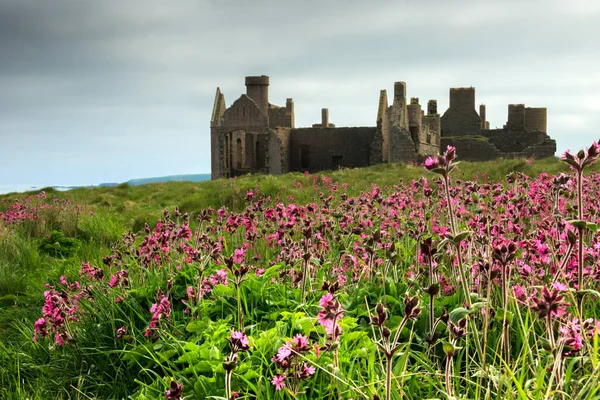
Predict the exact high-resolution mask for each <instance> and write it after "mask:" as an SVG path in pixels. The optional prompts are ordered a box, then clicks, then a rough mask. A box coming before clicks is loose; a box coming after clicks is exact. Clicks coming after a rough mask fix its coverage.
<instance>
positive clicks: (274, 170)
mask: <svg viewBox="0 0 600 400" xmlns="http://www.w3.org/2000/svg"><path fill="white" fill-rule="evenodd" d="M290 134H291V129H290V128H287V127H277V128H276V129H270V130H269V134H268V153H267V154H268V158H267V168H268V173H270V174H274V175H279V174H285V173H287V172H289V171H290Z"/></svg>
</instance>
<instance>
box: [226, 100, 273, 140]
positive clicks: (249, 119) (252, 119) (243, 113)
mask: <svg viewBox="0 0 600 400" xmlns="http://www.w3.org/2000/svg"><path fill="white" fill-rule="evenodd" d="M268 124H269V118H268V117H266V116H264V115H263V113H262V112H261V111H260V109H259V108H258V106H257V105H256V103H255V102H254V101H253V100H252V99H251V98H250V97H248V96H246V95H245V94H243V95H241V96H240V98H239V99H237V100H236V101H235V102H234V103H233V104H232V105H231V107H229V108H228V109H227V110H226V111H225V113H224V114H223V126H224V127H226V128H227V129H228V130H229V131H233V130H236V129H245V128H257V129H260V131H261V132H262V131H263V129H264V128H266V127H267V126H268Z"/></svg>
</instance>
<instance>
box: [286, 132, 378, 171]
mask: <svg viewBox="0 0 600 400" xmlns="http://www.w3.org/2000/svg"><path fill="white" fill-rule="evenodd" d="M376 130H377V128H376V127H351V128H299V129H293V130H292V131H291V134H290V148H291V149H292V150H291V151H290V170H291V171H310V172H313V171H321V170H330V169H337V168H340V167H344V168H357V167H366V166H369V165H370V157H371V143H372V142H373V140H374V138H375V132H376Z"/></svg>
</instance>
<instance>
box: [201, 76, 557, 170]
mask: <svg viewBox="0 0 600 400" xmlns="http://www.w3.org/2000/svg"><path fill="white" fill-rule="evenodd" d="M406 99H407V97H406V84H405V83H404V82H396V83H395V84H394V95H393V98H392V103H391V105H390V104H389V103H388V96H387V92H386V91H385V90H382V91H381V92H380V95H379V107H378V111H377V118H376V125H375V126H366V127H336V126H335V125H334V124H332V123H330V122H329V110H328V109H326V108H324V109H322V111H321V122H320V123H317V124H313V126H312V127H310V128H296V126H295V122H294V102H293V100H292V99H291V98H288V99H287V100H286V105H285V107H281V106H276V105H274V104H271V103H269V77H268V76H264V75H263V76H248V77H246V94H243V95H241V96H240V98H238V99H237V100H236V101H234V102H233V104H231V106H230V107H227V106H226V103H225V97H224V96H223V94H222V93H221V91H220V90H219V89H218V88H217V93H216V95H215V103H214V107H213V112H212V118H211V122H210V127H211V132H210V136H211V169H212V171H211V172H212V179H218V178H227V177H235V176H240V175H243V174H247V173H266V174H282V173H286V172H290V171H300V172H304V171H309V172H315V171H321V170H328V169H338V168H341V167H345V168H356V167H366V166H369V165H374V164H378V163H382V162H401V161H403V162H416V161H420V160H422V159H423V158H424V157H426V156H429V155H435V154H439V151H440V146H443V147H444V148H445V146H446V145H448V144H451V145H454V146H456V147H457V150H458V151H459V154H460V157H461V159H467V160H469V159H470V160H483V159H494V158H498V157H515V156H528V157H529V156H534V157H544V156H551V155H554V152H555V150H556V143H555V142H554V141H553V140H552V139H550V138H549V137H548V135H547V134H546V133H545V132H546V109H540V108H525V107H524V106H523V105H511V106H509V116H508V122H507V124H506V126H505V127H504V128H503V129H493V130H490V129H489V126H488V123H487V121H486V120H485V106H481V107H480V113H479V114H478V113H477V112H476V111H475V90H474V89H473V88H466V89H465V88H461V89H451V90H450V107H449V108H448V110H447V111H446V112H445V113H444V115H443V116H441V117H440V114H438V111H437V101H436V100H429V101H428V103H427V110H426V111H427V112H426V113H425V110H423V109H422V107H421V105H420V104H419V99H418V98H411V99H410V102H407V100H406Z"/></svg>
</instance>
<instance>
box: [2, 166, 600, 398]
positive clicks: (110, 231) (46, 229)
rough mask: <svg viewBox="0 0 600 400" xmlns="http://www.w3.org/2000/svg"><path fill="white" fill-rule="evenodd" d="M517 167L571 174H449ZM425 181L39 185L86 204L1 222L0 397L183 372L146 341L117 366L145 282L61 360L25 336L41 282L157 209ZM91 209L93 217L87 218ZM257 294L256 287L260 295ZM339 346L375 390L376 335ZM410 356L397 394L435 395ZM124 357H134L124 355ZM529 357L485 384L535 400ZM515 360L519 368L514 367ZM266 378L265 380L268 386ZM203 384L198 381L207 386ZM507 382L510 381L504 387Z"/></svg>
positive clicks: (395, 175)
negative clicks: (86, 359)
mask: <svg viewBox="0 0 600 400" xmlns="http://www.w3.org/2000/svg"><path fill="white" fill-rule="evenodd" d="M592 170H595V171H600V167H599V166H598V165H595V166H594V167H593V168H592ZM513 172H519V173H523V174H526V175H528V176H532V177H535V176H538V175H539V174H541V173H548V174H550V175H553V174H557V173H560V172H569V169H568V167H567V166H566V165H565V164H564V163H562V162H560V161H559V160H557V159H555V158H550V159H545V160H537V161H535V162H533V163H530V162H528V161H526V160H521V159H512V160H497V161H489V162H477V163H472V162H461V163H460V164H459V166H458V167H457V169H456V170H455V171H454V172H453V179H454V180H470V179H473V178H474V177H475V176H481V174H485V175H486V176H487V180H489V181H490V182H497V181H501V180H503V179H504V178H505V176H506V175H507V174H510V173H513ZM423 176H427V178H428V179H430V180H433V179H434V177H433V176H432V175H426V174H425V173H424V170H423V167H421V166H411V165H405V164H381V165H377V166H373V167H369V168H364V169H343V170H339V171H325V172H322V173H318V174H313V175H304V174H301V173H290V174H285V175H281V176H269V175H249V176H244V177H240V178H237V179H231V180H217V181H208V182H200V183H191V182H169V183H154V184H148V185H142V186H129V185H127V184H124V185H119V186H117V187H102V188H91V189H87V188H79V189H74V190H70V191H68V192H59V191H56V190H53V189H45V190H46V192H47V193H48V194H49V195H55V196H57V198H59V199H67V198H68V199H69V200H70V201H71V202H72V203H73V204H78V205H80V206H81V209H80V210H79V211H77V210H75V209H74V208H72V209H69V210H67V211H66V212H63V213H58V212H55V213H53V214H48V215H47V217H48V218H47V221H46V223H45V224H41V223H30V224H26V225H23V226H20V227H18V228H16V230H15V232H16V234H11V233H10V232H9V230H8V229H7V228H6V227H3V226H1V225H0V398H21V396H26V397H28V398H39V399H43V398H68V397H69V396H71V395H73V394H74V393H77V391H78V390H81V389H85V390H89V391H90V392H91V393H94V392H104V393H107V392H108V391H109V390H114V391H115V393H127V391H128V388H130V387H131V386H132V385H136V384H139V382H137V383H136V382H134V380H135V378H136V376H135V374H133V373H132V371H135V372H140V371H143V373H144V374H152V373H156V374H158V375H160V376H168V375H170V374H174V373H175V371H176V370H177V369H178V368H179V367H178V366H177V365H176V364H173V363H172V360H170V361H164V363H163V364H162V366H160V362H158V361H160V360H158V361H157V360H156V359H153V358H152V357H157V354H162V353H161V352H162V351H166V349H163V350H161V352H153V351H149V350H148V351H145V350H143V348H142V347H143V346H142V344H141V343H139V344H138V345H139V346H140V347H138V348H136V351H139V354H138V355H137V356H136V357H134V360H132V361H131V363H130V364H129V366H130V368H131V371H125V370H123V368H124V367H123V364H122V363H120V362H119V361H118V360H119V356H120V354H119V353H118V352H115V351H114V336H113V332H114V330H115V325H116V324H118V323H123V324H129V325H132V326H133V325H135V324H136V323H137V324H138V325H139V318H138V317H137V315H138V314H141V313H145V312H147V309H148V306H149V304H146V303H142V302H143V301H146V300H147V299H148V298H150V297H152V295H153V294H142V293H141V291H142V289H140V291H139V292H138V293H137V294H138V295H139V297H135V296H134V295H132V296H131V297H130V299H129V300H128V301H129V302H128V303H127V307H126V311H123V309H122V308H117V307H115V306H114V304H113V303H111V302H110V301H109V300H110V299H108V298H106V299H102V300H100V301H104V302H105V303H104V304H101V305H100V306H99V308H100V309H101V310H103V311H104V312H105V314H102V315H97V316H96V318H95V319H93V320H90V321H86V325H85V326H84V328H83V329H84V330H85V331H86V332H88V333H87V334H86V335H84V337H85V338H86V340H87V341H83V342H82V343H80V348H76V349H64V350H63V353H62V355H61V357H57V356H56V355H53V353H52V352H53V350H51V349H50V348H42V347H41V346H37V345H36V346H34V345H33V343H31V336H32V333H33V328H32V324H33V322H34V321H35V320H36V319H37V318H39V315H40V309H41V306H42V304H43V296H42V293H43V291H44V285H45V284H46V283H48V282H56V281H57V280H58V278H59V277H60V276H61V275H65V276H67V278H69V279H70V280H73V279H76V278H77V276H78V270H79V268H80V265H81V261H89V262H91V263H92V264H94V265H98V266H101V265H102V258H103V257H105V256H107V255H108V254H109V253H110V248H111V245H112V244H113V243H115V242H117V241H119V240H120V239H121V237H122V235H123V234H124V233H126V232H128V231H132V232H134V233H142V232H143V229H144V226H145V225H146V224H148V225H150V226H151V227H153V226H155V225H156V223H157V220H158V219H159V218H161V217H162V215H163V210H164V209H170V210H173V209H174V208H175V207H179V209H180V210H181V212H182V213H184V212H186V213H189V215H190V216H191V217H192V218H191V219H192V221H195V218H196V217H197V216H198V215H199V214H200V213H201V211H202V210H204V209H206V208H213V209H218V208H220V207H226V208H228V209H230V210H241V209H243V208H244V206H245V204H246V203H245V197H246V193H247V192H248V191H249V190H255V189H258V191H259V192H260V194H262V195H267V196H270V197H271V198H272V199H276V198H279V199H281V201H283V202H284V203H287V202H289V201H290V200H289V199H290V198H293V201H294V202H295V203H298V204H307V203H310V202H313V201H316V200H318V193H319V191H320V190H321V189H322V186H321V179H322V178H324V177H326V178H331V179H332V180H333V181H334V182H339V183H340V184H342V183H343V184H345V185H347V187H346V189H345V190H344V191H345V192H346V193H347V194H348V195H349V196H357V195H358V194H359V193H361V192H363V191H369V190H370V188H371V186H372V185H377V186H379V187H381V188H385V187H389V188H392V187H393V186H394V185H398V184H399V183H400V182H401V181H403V182H404V183H408V182H410V181H411V180H418V179H420V178H421V177H423ZM315 180H316V181H315ZM315 182H316V183H315ZM315 185H317V186H318V188H317V190H315V189H314V188H313V186H315ZM432 186H433V185H432ZM36 193H38V192H37V191H36V192H30V193H26V194H14V193H13V194H7V195H2V196H0V201H2V200H4V201H5V202H6V203H0V211H1V210H2V209H3V208H4V205H5V204H12V202H13V201H14V200H15V199H17V198H21V197H24V196H27V195H32V194H36ZM90 211H92V212H93V215H92V214H91V213H90ZM193 225H195V222H193ZM54 230H56V231H59V232H62V233H64V234H65V236H67V237H70V238H75V239H77V240H78V241H80V242H81V245H80V246H79V247H77V248H76V249H75V250H74V253H73V254H70V255H69V256H68V257H61V256H60V255H58V256H57V255H55V256H53V255H52V254H48V253H44V252H43V251H41V248H40V246H41V243H42V242H43V240H44V239H45V238H46V237H47V236H48V235H51V233H52V231H54ZM238 239H239V238H238ZM411 246H414V244H412V245H411ZM259 250H260V251H262V253H263V254H264V255H265V258H267V257H268V258H273V255H272V254H270V253H269V252H270V250H269V249H268V248H262V249H259ZM402 250H403V251H406V252H407V253H412V252H414V251H413V249H412V248H409V246H408V244H407V245H406V246H405V247H402ZM267 255H268V256H267ZM163 278H164V276H163V275H161V274H160V273H158V272H157V273H156V274H155V275H152V274H150V275H149V276H147V279H148V280H147V281H145V282H144V285H147V286H148V287H149V288H153V289H154V288H157V287H160V282H162V279H163ZM253 284H254V282H253ZM269 290H274V289H272V288H270V289H267V288H261V287H257V288H253V289H252V290H250V289H245V292H244V301H245V302H246V303H245V304H244V307H245V311H246V313H247V315H248V318H249V319H258V317H259V316H262V314H260V313H265V312H266V311H265V310H261V309H260V304H261V303H262V302H263V296H266V297H268V296H274V294H273V293H270V292H268V291H269ZM277 290H279V289H277ZM369 290H370V291H371V292H370V293H369V292H367V290H364V291H363V296H362V297H360V298H359V299H358V302H360V303H364V298H365V296H367V295H369V296H372V299H371V300H373V301H375V298H377V297H378V296H381V297H383V296H384V294H385V293H387V292H386V291H389V290H396V288H391V287H383V288H374V287H370V288H369ZM256 293H259V294H260V296H258V295H256ZM288 294H289V295H290V300H289V301H290V304H291V305H292V306H294V307H296V308H297V309H299V310H300V311H305V308H304V305H303V304H301V303H300V302H299V301H298V299H294V297H293V296H294V294H293V293H292V292H289V293H288ZM296 295H297V293H296ZM284 297H285V296H284ZM100 298H101V297H100ZM138 300H139V302H138ZM229 300H231V299H229ZM349 301H350V300H349ZM223 302H225V300H223ZM286 302H288V300H286ZM286 304H287V303H286ZM220 305H221V306H222V308H221V310H227V312H229V313H232V314H234V313H233V310H234V309H235V307H236V305H235V303H234V302H233V301H231V302H230V303H226V302H225V303H223V304H220ZM215 307H216V306H215ZM273 307H274V310H275V311H273V312H276V311H277V312H278V311H280V308H281V309H284V307H283V306H280V305H276V306H273ZM94 310H97V309H94ZM311 311H314V310H311ZM213 312H214V310H213ZM222 312H223V311H222ZM253 313H254V314H253ZM259 314H260V315H259ZM520 317H521V318H523V320H524V321H523V322H522V323H521V324H519V325H518V326H520V327H525V326H528V325H527V324H528V323H529V324H531V321H528V322H527V323H526V322H525V320H527V319H529V320H531V319H533V316H532V314H527V315H523V316H520ZM136 321H137V322H136ZM286 324H288V322H286ZM290 326H293V323H292V322H289V325H286V326H285V327H283V325H281V326H279V325H278V327H277V328H271V329H284V328H286V329H288V331H289V332H293V327H292V328H290ZM138 328H139V329H140V330H141V329H143V326H138ZM214 329H217V328H214ZM138 333H139V332H138ZM272 333H273V332H272ZM215 335H216V334H215ZM530 335H531V332H530V330H529V329H525V328H523V330H522V331H521V332H518V336H519V337H520V338H521V341H522V342H523V343H529V342H530V341H531V340H532V339H531V337H530ZM495 339H497V338H495ZM530 344H531V343H530ZM173 346H174V347H175V349H174V351H177V352H183V350H182V348H183V347H182V346H185V343H184V342H183V341H182V342H179V341H178V340H174V341H173ZM343 346H345V347H344V348H343V351H345V352H347V353H349V354H353V355H354V356H355V357H356V359H357V360H360V362H361V363H364V364H365V365H370V366H371V367H370V369H369V370H368V371H367V373H366V376H364V377H357V373H358V371H357V370H355V369H354V367H351V366H349V365H347V364H345V365H344V370H343V371H341V372H340V375H341V376H352V377H354V378H353V379H355V380H354V381H353V382H352V384H353V385H360V379H364V382H363V383H364V385H365V387H362V389H361V390H364V391H365V392H367V393H371V388H370V387H369V385H371V386H372V385H373V383H374V382H379V383H381V380H382V379H383V378H382V377H381V375H380V374H381V371H380V369H379V368H380V365H379V364H378V363H374V361H373V359H371V361H368V358H369V357H371V358H374V357H375V352H376V349H375V347H374V345H373V343H372V342H371V340H367V338H366V336H365V337H360V335H357V337H356V341H355V342H350V341H348V342H344V343H343ZM272 347H273V344H272V343H271V344H270V347H269V345H267V344H265V345H264V349H262V350H264V353H262V354H261V353H260V352H258V351H257V353H256V354H254V355H253V357H261V356H262V357H264V358H265V359H266V360H267V362H268V361H269V358H270V357H272V350H273V349H272ZM365 349H366V350H365ZM103 350H106V352H103ZM221 350H222V349H221ZM82 354H88V355H90V354H93V355H94V356H93V359H94V360H95V362H96V364H95V365H87V366H86V368H88V369H87V370H82V363H81V357H82ZM406 354H407V356H406V357H405V358H402V359H401V361H398V362H396V364H395V367H394V368H395V370H394V375H395V377H396V379H402V383H403V385H404V386H403V387H404V389H403V390H405V391H407V392H410V391H411V390H413V391H414V392H415V393H424V389H423V388H422V386H423V385H424V382H426V383H427V384H428V385H430V389H429V392H428V393H426V394H427V396H428V397H430V398H434V397H436V396H438V393H439V391H440V390H443V389H444V387H443V377H442V379H441V380H439V379H432V376H433V375H435V374H437V373H439V371H434V370H433V369H432V367H431V364H430V363H429V362H428V360H426V359H425V357H423V359H421V358H420V357H419V356H418V355H417V354H411V355H410V357H409V356H408V352H407V353H406ZM130 357H133V356H132V355H130ZM361 357H362V358H361ZM528 363H529V360H528V359H527V354H525V353H523V354H519V355H518V358H517V360H516V361H515V362H513V363H512V367H513V368H514V369H513V370H511V374H512V376H511V377H510V379H512V389H513V391H512V392H509V391H508V389H507V391H503V390H497V389H492V388H491V387H490V388H488V390H489V391H490V392H494V393H504V394H506V396H507V397H506V398H522V396H521V395H520V393H521V391H520V390H521V389H520V388H521V387H524V386H527V387H528V389H527V390H531V392H532V393H538V394H540V395H541V393H542V392H541V389H540V390H538V389H535V387H538V386H539V387H540V388H544V385H543V384H542V381H543V380H544V379H547V378H548V377H547V376H546V377H545V378H544V374H547V373H548V372H547V371H546V369H545V367H546V365H538V366H536V367H535V368H537V372H538V373H539V376H541V378H539V379H540V382H538V383H536V382H531V381H525V377H527V378H528V379H529V378H530V375H531V371H530V368H533V366H531V365H529V364H528ZM157 364H159V366H157ZM148 365H152V368H149V367H148ZM407 365H410V369H411V371H412V372H411V374H407V375H406V376H404V377H403V368H407V367H406V366H407ZM497 365H498V363H497ZM516 366H520V367H519V368H515V367H516ZM573 368H576V367H575V366H574V367H573ZM151 371H152V372H151ZM140 373H141V372H140ZM115 375H116V376H117V378H116V379H115ZM200 375H201V374H200ZM319 376H320V379H321V381H320V382H315V383H314V384H313V385H314V386H313V390H319V387H321V388H322V387H324V385H325V386H326V385H328V383H329V378H325V376H326V375H325V374H322V375H319ZM155 378H156V377H154V376H152V377H148V376H146V377H140V380H142V381H144V382H146V381H149V380H151V379H155ZM463 378H464V377H463ZM463 378H461V377H460V376H457V377H455V387H460V386H461V385H467V386H468V385H471V386H470V387H472V383H469V384H468V383H467V382H464V381H462V379H463ZM504 378H506V377H503V379H504ZM203 379H204V378H199V377H198V382H204V381H203ZM106 382H112V384H114V385H115V387H114V388H112V389H109V388H107V387H103V385H106ZM253 382H254V381H253ZM440 382H441V383H440ZM238 383H239V382H238ZM261 384H262V385H267V386H268V385H270V384H269V383H266V382H264V381H263V382H262V383H261ZM199 385H200V386H201V385H202V383H200V384H199ZM211 385H212V383H210V382H208V383H206V388H210V387H212V386H211ZM490 385H491V384H490ZM509 386H510V385H508V384H507V388H508V387H509ZM532 387H533V389H532ZM57 388H58V389H57ZM411 388H412V389H411ZM57 390H58V392H57ZM145 390H146V392H147V393H152V392H153V391H154V392H157V391H158V392H157V393H159V392H161V391H162V390H163V387H162V386H161V385H159V384H158V383H156V382H155V383H153V384H152V385H149V386H148V387H147V388H146V389H145ZM198 390H200V389H198ZM207 390H208V389H207ZM596 390H597V389H596ZM589 393H594V392H593V389H590V391H589ZM155 394H156V393H155ZM80 398H82V399H83V398H85V396H83V395H82V396H81V397H80ZM398 398H399V397H398ZM540 398H541V397H540Z"/></svg>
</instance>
